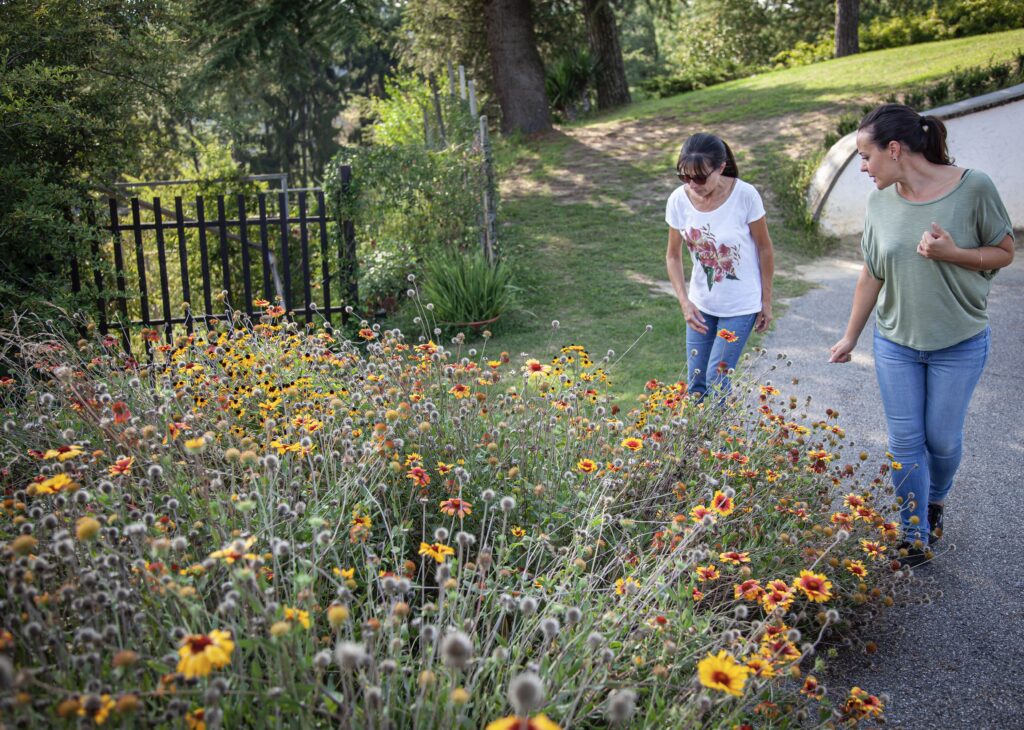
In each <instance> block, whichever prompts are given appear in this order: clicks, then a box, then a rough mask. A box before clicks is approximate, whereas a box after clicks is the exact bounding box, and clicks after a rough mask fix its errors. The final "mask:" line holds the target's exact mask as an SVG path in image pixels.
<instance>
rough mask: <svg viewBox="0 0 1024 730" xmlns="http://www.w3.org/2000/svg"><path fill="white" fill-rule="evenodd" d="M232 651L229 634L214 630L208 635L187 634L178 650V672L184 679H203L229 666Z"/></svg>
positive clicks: (233, 644)
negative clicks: (216, 670)
mask: <svg viewBox="0 0 1024 730" xmlns="http://www.w3.org/2000/svg"><path fill="white" fill-rule="evenodd" d="M234 650H235V642H233V641H232V640H231V634H230V632H227V631H221V630H220V629H214V630H213V631H211V632H210V633H209V634H189V635H188V636H186V637H185V638H184V640H183V641H182V642H181V647H180V648H179V649H178V656H179V657H180V658H179V659H178V672H180V673H181V674H182V675H184V676H185V678H186V679H194V678H196V677H205V676H207V675H208V674H210V672H212V671H213V670H214V669H221V668H223V667H226V666H227V665H228V664H230V663H231V653H232V652H233V651H234Z"/></svg>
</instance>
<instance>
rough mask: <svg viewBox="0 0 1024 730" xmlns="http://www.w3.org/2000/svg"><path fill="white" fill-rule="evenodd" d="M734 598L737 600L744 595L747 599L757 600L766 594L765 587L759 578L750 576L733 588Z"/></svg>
mask: <svg viewBox="0 0 1024 730" xmlns="http://www.w3.org/2000/svg"><path fill="white" fill-rule="evenodd" d="M732 593H733V598H735V599H736V600H737V601H738V600H740V598H741V597H742V598H743V599H744V600H747V601H757V600H759V599H760V598H761V596H763V595H764V588H762V587H761V582H760V581H759V580H757V578H750V579H749V580H745V581H743V582H742V583H737V584H736V585H734V586H733V588H732Z"/></svg>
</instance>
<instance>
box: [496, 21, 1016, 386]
mask: <svg viewBox="0 0 1024 730" xmlns="http://www.w3.org/2000/svg"><path fill="white" fill-rule="evenodd" d="M1020 48H1024V30H1017V31H1011V32H1006V33H998V34H992V35H988V36H980V37H973V38H963V39H958V40H953V41H945V42H939V43H928V44H923V45H918V46H912V47H905V48H896V49H890V50H885V51H878V52H873V53H865V54H860V55H857V56H852V57H849V58H844V59H839V60H834V61H828V62H825V63H820V64H815V65H812V66H805V67H801V68H795V69H786V70H782V71H776V72H773V73H767V74H761V75H759V76H754V77H751V78H746V79H741V80H737V81H733V82H729V83H726V84H721V85H719V86H714V87H711V88H708V89H702V90H699V91H695V92H690V93H687V94H683V95H680V96H676V97H672V98H667V99H657V100H650V101H645V102H641V103H637V104H634V105H631V106H629V107H626V108H625V109H622V110H620V111H618V112H616V113H614V114H608V115H604V116H601V117H599V118H597V119H594V120H590V121H585V122H583V123H579V124H575V125H571V126H567V127H564V128H561V129H560V130H558V131H557V132H555V133H553V134H551V135H548V136H545V137H543V138H540V139H537V140H532V141H530V142H527V143H525V144H524V143H520V144H508V143H506V144H505V147H504V149H503V150H501V151H500V154H501V155H502V159H503V160H504V163H503V164H502V167H503V168H504V175H503V176H502V177H503V179H504V180H505V183H506V184H505V188H509V184H508V183H509V181H511V180H514V181H516V183H517V184H515V185H513V186H512V187H511V188H510V189H503V196H504V197H503V200H502V207H501V210H500V215H499V219H500V222H501V228H500V229H499V236H500V238H501V241H502V245H503V247H504V251H505V253H506V255H508V256H509V257H510V258H511V259H512V260H513V261H514V262H515V263H516V266H517V268H518V281H519V282H520V284H521V285H523V286H524V288H525V291H524V295H523V305H524V308H525V309H526V310H528V312H529V314H524V315H520V316H518V317H517V318H516V319H515V320H514V321H513V322H511V323H509V322H505V323H502V324H501V326H499V327H498V328H496V332H495V337H494V338H493V339H492V340H491V341H490V342H488V343H487V345H486V348H487V351H488V352H495V353H496V352H498V351H501V350H505V351H508V352H509V353H511V354H512V355H513V357H515V356H516V355H518V354H519V353H530V354H531V355H533V356H536V357H540V358H544V357H550V356H552V355H553V354H554V353H555V352H556V351H557V348H558V347H559V346H561V345H565V344H570V343H575V344H581V345H584V346H585V347H587V348H588V350H589V351H590V352H591V354H592V356H594V357H600V356H602V355H604V353H605V352H606V351H607V350H608V349H613V350H614V351H615V352H616V356H619V355H621V354H622V353H624V352H625V351H626V350H627V349H630V348H631V346H632V349H631V350H630V352H629V354H628V355H627V356H626V357H625V358H623V359H622V360H621V361H620V362H618V363H617V364H616V365H615V367H614V369H613V371H612V377H613V382H614V383H615V385H616V390H618V391H619V392H620V393H622V398H623V401H629V400H631V399H633V398H635V397H636V396H637V395H638V394H640V393H641V392H642V391H643V384H644V383H645V382H646V381H647V380H648V379H650V378H657V379H660V380H663V381H674V380H676V379H679V378H682V377H683V376H684V375H685V361H684V345H683V320H682V316H681V314H680V311H679V306H678V304H677V302H676V301H675V299H674V297H671V296H667V295H664V294H652V292H651V289H650V286H649V284H648V283H645V282H651V281H659V280H666V279H667V276H666V274H665V264H664V251H665V241H666V235H667V231H666V225H665V223H664V201H665V199H666V197H667V195H668V192H670V191H671V190H672V188H673V187H674V186H675V185H677V184H678V182H674V181H673V180H672V176H671V169H672V165H673V163H674V159H675V155H676V154H677V150H678V145H679V143H680V142H681V141H682V138H683V136H685V134H687V133H690V132H692V131H696V130H697V129H700V128H704V129H710V130H712V131H715V130H718V129H722V128H723V127H724V128H726V129H727V130H728V134H725V133H724V132H723V136H726V138H727V140H729V139H734V138H736V137H739V138H740V139H741V140H742V143H741V144H739V145H736V146H737V149H738V156H739V162H740V169H741V172H742V173H743V177H744V178H745V179H747V180H749V181H751V182H753V183H754V184H755V185H756V186H757V187H758V188H759V189H760V190H761V191H762V193H763V194H766V197H767V198H768V199H769V202H771V203H773V204H772V205H769V228H770V230H771V233H772V238H773V241H774V243H775V247H776V257H777V271H778V272H779V273H778V274H777V277H776V299H777V300H782V299H784V298H785V297H787V296H794V295H797V294H799V293H801V292H802V291H805V290H806V288H807V286H808V285H807V284H806V283H805V282H803V281H802V280H800V279H799V278H798V277H796V276H795V275H794V271H793V268H794V266H795V265H796V264H797V263H799V262H800V261H802V260H806V259H807V258H808V257H809V256H811V255H813V254H815V253H820V252H821V251H822V250H824V248H827V246H828V242H825V245H824V246H823V245H822V241H821V240H820V239H817V238H816V234H814V233H813V232H810V231H808V230H807V228H806V227H804V226H802V225H801V224H800V223H799V222H795V221H793V220H792V216H790V217H789V218H790V220H788V221H787V217H786V216H783V215H782V214H781V213H782V212H784V211H783V210H780V205H781V207H782V208H783V209H784V208H785V206H786V205H787V202H786V199H785V195H784V194H783V193H782V191H781V188H784V187H786V186H787V185H788V184H789V183H790V182H791V177H792V175H795V174H797V172H798V170H799V167H800V161H799V160H794V159H793V154H794V153H793V149H797V150H801V152H798V153H797V154H798V155H801V156H803V157H807V156H811V155H813V154H816V153H817V154H820V141H821V139H822V136H823V134H822V124H826V125H831V124H832V123H833V121H834V118H835V113H836V112H838V111H839V110H841V109H843V108H848V109H857V108H859V106H860V105H861V104H863V103H864V102H865V101H873V100H877V99H879V98H881V97H882V96H883V95H885V94H888V93H890V92H893V91H896V90H900V89H906V88H910V87H912V86H913V85H916V84H918V83H921V82H925V81H928V80H931V79H935V78H938V77H941V76H943V75H945V74H946V73H948V72H949V71H951V70H953V69H954V68H956V67H957V66H960V67H964V66H972V65H981V64H986V63H988V62H989V61H991V60H1004V59H1010V58H1013V57H1014V56H1015V55H1016V53H1017V52H1018V49H1020ZM784 115H787V116H786V118H785V120H784V124H785V129H784V130H782V131H783V132H784V134H780V133H778V130H774V131H771V132H764V131H762V127H763V125H764V121H765V120H766V119H769V118H777V117H783V116H784ZM812 120H816V121H817V125H818V126H817V127H815V126H814V125H813V124H811V123H810V122H811V121H812ZM805 122H806V124H805ZM638 130H640V131H643V132H645V133H646V132H654V133H655V134H653V139H654V141H652V142H651V143H650V144H646V143H644V142H640V143H637V135H638V134H639V132H638ZM658 132H663V133H665V132H667V134H662V135H661V136H660V137H659V136H658V134H657V133H658ZM605 135H607V136H614V135H621V136H620V137H618V138H617V142H616V144H618V143H620V142H621V144H622V145H625V144H626V143H627V142H631V143H632V144H633V147H632V148H631V149H636V154H628V155H623V154H621V153H620V154H615V151H616V150H614V149H613V150H612V151H611V152H609V150H608V148H607V147H605V148H602V147H601V146H600V144H599V143H600V140H601V137H603V136H605ZM643 139H647V137H646V136H645V137H643ZM638 144H639V145H640V146H637V145H638ZM645 144H646V146H645ZM619 152H621V149H620V150H619ZM652 181H657V184H656V185H654V186H653V187H652ZM558 186H561V190H562V192H563V193H565V197H562V198H558V197H557V195H556V194H554V193H552V190H553V189H556V188H558ZM638 198H639V199H640V201H639V202H638ZM793 198H794V196H793V194H792V191H790V195H789V196H788V205H789V207H790V210H789V212H790V213H792V212H793V211H792V210H791V209H792V208H793V206H794V203H793ZM783 306H784V305H783ZM781 308H782V307H779V305H777V309H776V314H777V315H778V314H780V313H781V312H780V310H781ZM552 320H558V321H559V323H560V328H559V331H558V332H553V331H552V329H551V328H550V327H549V323H550V322H551V321H552ZM647 325H651V327H652V330H651V331H650V332H647V333H645V328H646V326H647ZM638 338H639V342H636V340H637V339H638ZM755 341H756V340H755ZM634 342H636V344H635V345H634V344H633V343H634Z"/></svg>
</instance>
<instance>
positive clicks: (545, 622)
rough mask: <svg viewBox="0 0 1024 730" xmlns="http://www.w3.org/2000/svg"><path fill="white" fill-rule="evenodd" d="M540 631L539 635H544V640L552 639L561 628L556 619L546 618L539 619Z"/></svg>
mask: <svg viewBox="0 0 1024 730" xmlns="http://www.w3.org/2000/svg"><path fill="white" fill-rule="evenodd" d="M540 630H541V633H543V634H544V636H545V638H548V639H554V638H555V637H556V636H558V633H559V632H560V631H561V630H562V626H561V625H560V624H559V623H558V619H557V618H554V617H553V616H548V617H546V618H544V619H541V622H540Z"/></svg>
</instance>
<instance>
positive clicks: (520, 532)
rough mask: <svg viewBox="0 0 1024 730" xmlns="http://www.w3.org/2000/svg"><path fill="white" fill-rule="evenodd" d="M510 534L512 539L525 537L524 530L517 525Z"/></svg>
mask: <svg viewBox="0 0 1024 730" xmlns="http://www.w3.org/2000/svg"><path fill="white" fill-rule="evenodd" d="M511 532H512V536H513V537H524V536H525V535H526V530H524V529H523V528H522V527H519V526H518V525H516V526H515V527H513V528H512V530H511Z"/></svg>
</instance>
